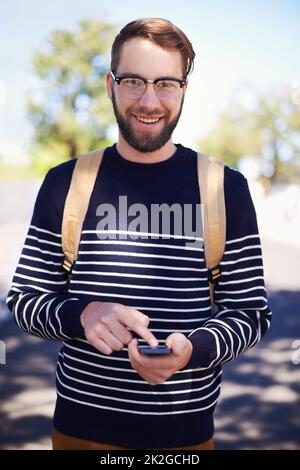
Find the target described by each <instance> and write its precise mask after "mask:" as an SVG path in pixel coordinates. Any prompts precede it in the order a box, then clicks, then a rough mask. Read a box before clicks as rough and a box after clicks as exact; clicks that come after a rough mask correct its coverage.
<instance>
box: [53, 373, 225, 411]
mask: <svg viewBox="0 0 300 470" xmlns="http://www.w3.org/2000/svg"><path fill="white" fill-rule="evenodd" d="M56 377H57V379H58V381H59V383H60V384H61V385H62V386H63V387H64V388H67V389H68V390H72V391H73V392H76V393H79V394H81V395H87V396H90V397H95V398H101V399H104V400H108V401H117V402H123V403H134V404H136V405H147V406H149V405H160V406H169V405H185V404H187V403H197V402H199V401H203V400H206V399H207V398H209V397H210V396H211V395H213V394H214V393H215V392H216V390H217V388H218V387H217V388H216V389H214V390H213V391H212V392H210V393H208V394H207V395H205V396H203V397H200V398H190V399H188V400H176V401H172V400H171V401H167V402H158V401H147V400H145V401H144V400H130V399H129V398H120V397H112V396H107V395H99V394H98V393H93V392H86V391H84V390H80V389H78V388H75V387H71V386H70V385H66V384H65V383H64V382H63V381H62V380H61V379H60V377H59V376H58V374H56Z"/></svg>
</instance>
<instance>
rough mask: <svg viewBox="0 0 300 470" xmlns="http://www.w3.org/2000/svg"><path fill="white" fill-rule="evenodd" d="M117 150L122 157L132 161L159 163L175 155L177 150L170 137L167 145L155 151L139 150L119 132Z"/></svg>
mask: <svg viewBox="0 0 300 470" xmlns="http://www.w3.org/2000/svg"><path fill="white" fill-rule="evenodd" d="M117 150H118V152H119V154H120V155H121V157H123V158H125V160H129V161H131V162H137V163H158V162H162V161H164V160H168V158H170V157H172V155H174V153H175V152H176V146H175V145H174V144H173V142H172V139H170V140H168V142H166V143H165V145H163V147H161V148H160V149H158V150H155V151H154V152H139V151H138V150H136V149H134V148H133V147H131V145H129V144H128V143H127V142H126V140H124V138H123V137H122V135H121V134H119V141H118V143H117Z"/></svg>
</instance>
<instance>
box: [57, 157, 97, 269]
mask: <svg viewBox="0 0 300 470" xmlns="http://www.w3.org/2000/svg"><path fill="white" fill-rule="evenodd" d="M103 154H104V149H101V150H95V151H93V152H89V153H86V154H82V155H80V156H79V157H78V158H77V161H76V164H75V167H74V170H73V174H72V179H71V184H70V187H69V191H68V194H67V197H66V202H65V207H64V214H63V220H62V248H63V252H64V255H65V258H64V263H63V267H64V268H65V269H66V270H67V271H71V269H72V266H73V264H74V262H75V261H76V259H77V255H78V247H79V241H80V237H81V231H82V226H83V222H84V219H85V216H86V213H87V210H88V207H89V202H90V198H91V195H92V192H93V189H94V185H95V181H96V178H97V175H98V171H99V168H100V165H101V161H102V157H103Z"/></svg>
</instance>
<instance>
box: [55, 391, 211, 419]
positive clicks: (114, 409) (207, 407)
mask: <svg viewBox="0 0 300 470" xmlns="http://www.w3.org/2000/svg"><path fill="white" fill-rule="evenodd" d="M219 388H220V385H218V386H217V388H216V389H215V391H214V393H216V392H218V390H219ZM57 394H58V395H59V396H60V397H62V398H64V399H65V400H69V401H72V402H73V403H79V404H81V405H87V406H91V407H93V408H101V409H105V410H112V411H120V412H122V413H131V414H137V415H155V416H156V415H158V416H161V415H177V414H187V413H197V412H198V411H204V410H208V409H209V408H212V407H213V406H214V405H215V404H216V403H217V401H218V399H219V396H218V397H217V398H216V399H215V400H214V401H213V402H212V403H211V404H209V405H207V406H203V407H202V408H194V409H192V410H186V409H185V410H183V411H170V412H167V411H161V412H155V411H133V410H124V409H122V408H114V407H111V406H102V405H96V404H95V403H88V402H86V401H83V400H76V399H74V398H71V397H68V396H66V395H64V394H62V393H61V392H59V391H58V390H57Z"/></svg>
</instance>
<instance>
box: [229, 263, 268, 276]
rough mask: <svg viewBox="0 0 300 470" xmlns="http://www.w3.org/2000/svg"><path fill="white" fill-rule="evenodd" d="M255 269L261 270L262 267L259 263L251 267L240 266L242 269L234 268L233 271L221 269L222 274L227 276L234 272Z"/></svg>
mask: <svg viewBox="0 0 300 470" xmlns="http://www.w3.org/2000/svg"><path fill="white" fill-rule="evenodd" d="M255 270H257V271H258V270H261V271H262V270H263V267H262V266H261V265H259V266H253V267H251V268H242V269H235V270H233V271H222V276H227V275H228V276H229V275H231V274H236V273H245V272H246V271H255Z"/></svg>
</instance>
